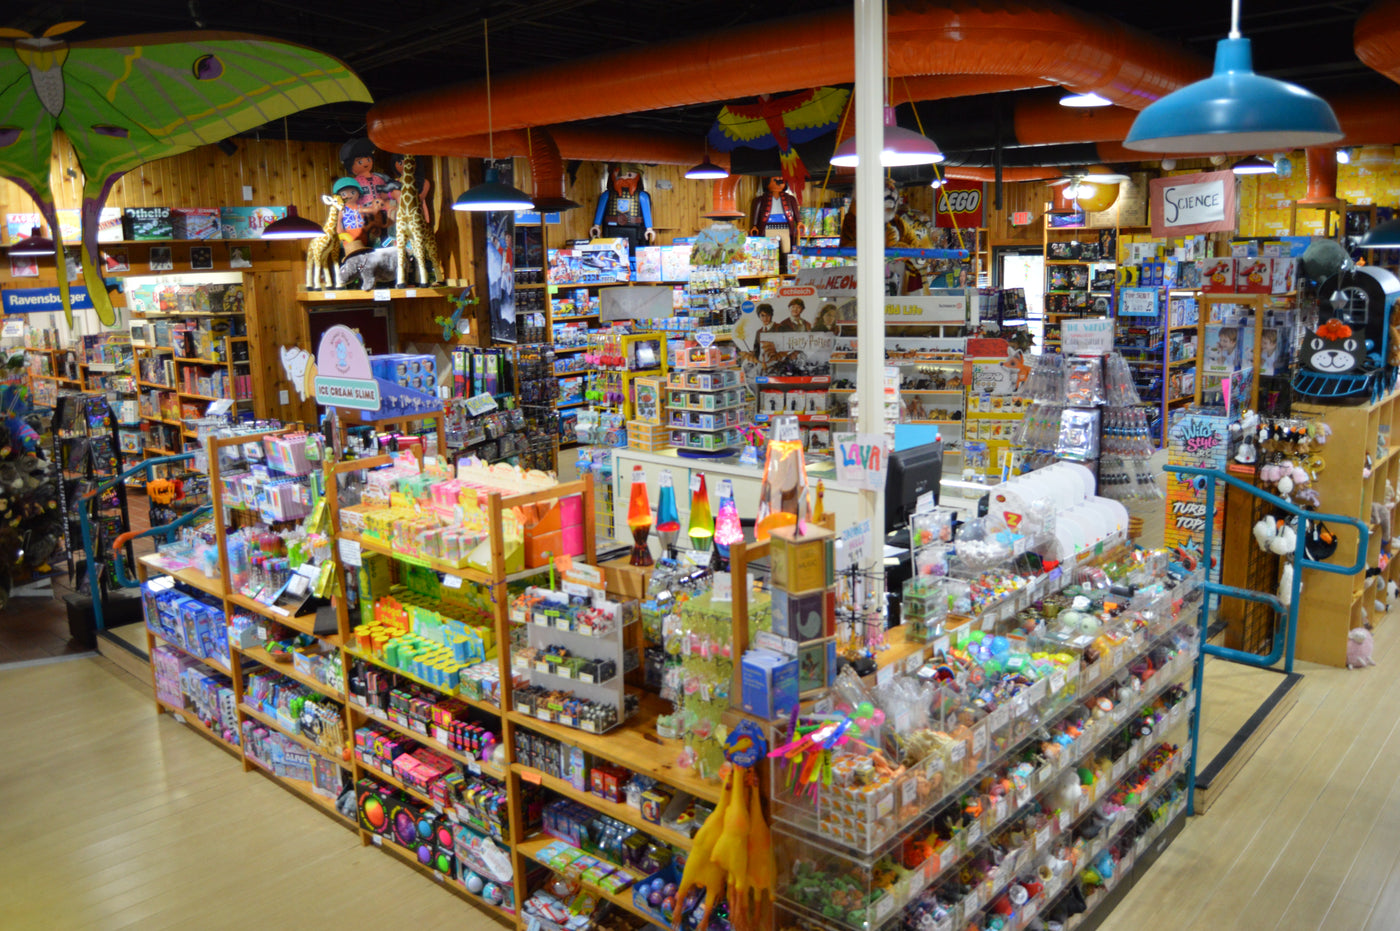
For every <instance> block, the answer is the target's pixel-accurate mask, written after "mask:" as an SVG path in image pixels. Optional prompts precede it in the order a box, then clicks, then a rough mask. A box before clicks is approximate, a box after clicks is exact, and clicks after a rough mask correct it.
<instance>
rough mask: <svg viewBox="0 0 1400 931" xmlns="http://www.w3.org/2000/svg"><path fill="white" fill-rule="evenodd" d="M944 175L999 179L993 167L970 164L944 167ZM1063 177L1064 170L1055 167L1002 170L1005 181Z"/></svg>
mask: <svg viewBox="0 0 1400 931" xmlns="http://www.w3.org/2000/svg"><path fill="white" fill-rule="evenodd" d="M940 167H941V166H940ZM943 177H945V178H951V179H953V180H954V181H995V180H996V179H997V176H996V170H995V169H993V168H975V167H970V166H969V167H958V166H952V167H949V168H943ZM1062 177H1064V172H1062V171H1059V170H1058V169H1055V168H1003V169H1002V170H1001V180H1003V181H1048V180H1049V179H1051V178H1062Z"/></svg>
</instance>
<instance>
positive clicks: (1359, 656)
mask: <svg viewBox="0 0 1400 931" xmlns="http://www.w3.org/2000/svg"><path fill="white" fill-rule="evenodd" d="M1365 613H1366V612H1365V611H1362V615H1363V616H1364V615H1365ZM1373 646H1374V644H1373V642H1372V640H1371V623H1370V622H1369V621H1365V622H1363V623H1362V625H1361V626H1360V627H1353V628H1352V630H1351V633H1349V634H1347V668H1348V669H1361V668H1362V667H1363V666H1374V665H1376V661H1375V660H1373V659H1371V648H1372V647H1373Z"/></svg>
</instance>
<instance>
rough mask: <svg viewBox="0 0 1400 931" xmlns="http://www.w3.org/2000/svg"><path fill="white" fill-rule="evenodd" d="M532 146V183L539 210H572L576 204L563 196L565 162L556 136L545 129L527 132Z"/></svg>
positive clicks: (536, 205)
mask: <svg viewBox="0 0 1400 931" xmlns="http://www.w3.org/2000/svg"><path fill="white" fill-rule="evenodd" d="M525 135H526V140H527V141H528V142H529V144H530V182H531V184H532V185H533V186H534V194H535V196H534V198H533V200H534V202H535V209H536V210H572V209H574V208H575V207H577V206H578V203H577V202H576V201H572V200H569V198H568V197H566V196H564V159H563V157H562V156H560V154H559V146H558V145H557V144H556V143H555V142H554V137H553V136H551V135H550V134H549V133H548V132H546V131H545V130H543V129H527V130H525Z"/></svg>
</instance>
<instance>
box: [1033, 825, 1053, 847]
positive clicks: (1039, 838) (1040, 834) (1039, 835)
mask: <svg viewBox="0 0 1400 931" xmlns="http://www.w3.org/2000/svg"><path fill="white" fill-rule="evenodd" d="M1049 844H1050V825H1048V824H1047V825H1046V826H1045V827H1043V828H1041V829H1040V830H1039V831H1036V832H1035V851H1036V853H1042V852H1044V850H1045V849H1046V847H1047V846H1049Z"/></svg>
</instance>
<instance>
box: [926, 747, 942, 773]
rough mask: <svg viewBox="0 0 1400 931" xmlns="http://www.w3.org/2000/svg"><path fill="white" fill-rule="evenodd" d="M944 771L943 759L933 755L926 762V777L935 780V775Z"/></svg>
mask: <svg viewBox="0 0 1400 931" xmlns="http://www.w3.org/2000/svg"><path fill="white" fill-rule="evenodd" d="M942 770H943V757H941V756H939V755H938V754H936V753H935V754H933V755H932V756H930V757H929V758H928V759H927V760H925V761H924V775H925V776H928V777H929V778H933V776H934V774H935V773H938V772H941V771H942Z"/></svg>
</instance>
